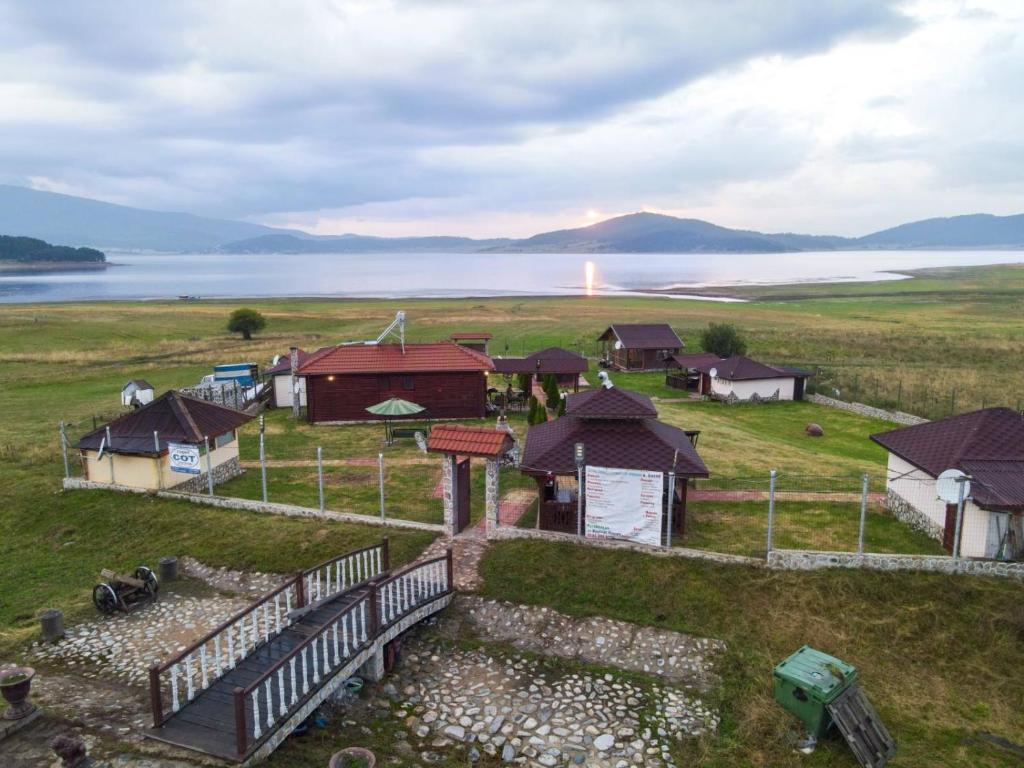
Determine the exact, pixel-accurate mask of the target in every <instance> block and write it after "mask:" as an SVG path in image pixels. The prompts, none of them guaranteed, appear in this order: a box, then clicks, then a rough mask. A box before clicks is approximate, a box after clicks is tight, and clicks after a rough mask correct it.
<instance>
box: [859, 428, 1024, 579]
mask: <svg viewBox="0 0 1024 768" xmlns="http://www.w3.org/2000/svg"><path fill="white" fill-rule="evenodd" d="M871 439H872V440H873V441H874V442H876V443H878V444H879V445H881V446H882V447H883V448H885V449H886V450H887V451H888V452H889V458H888V464H887V471H886V475H887V477H886V503H887V506H888V508H889V512H890V513H891V514H892V515H893V516H895V517H897V518H899V519H901V520H903V521H904V522H905V523H907V524H909V525H911V526H913V527H914V528H917V529H919V530H922V531H924V532H925V533H927V534H929V535H930V536H932V537H933V538H935V539H937V540H939V541H941V542H942V544H943V546H944V547H945V548H946V549H947V550H950V551H952V549H953V543H954V541H955V538H956V505H955V504H946V502H944V501H942V500H941V499H939V498H938V493H937V491H936V487H935V481H936V479H937V478H938V476H939V474H940V473H942V472H944V471H945V470H947V469H959V470H960V471H961V472H964V473H966V474H967V475H969V476H970V482H971V486H970V496H969V497H968V498H967V499H966V501H965V503H964V513H963V519H962V521H961V525H960V547H959V549H960V554H961V555H962V556H964V557H980V558H994V559H999V560H1020V559H1022V558H1024V415H1022V414H1020V413H1018V412H1017V411H1014V410H1012V409H1010V408H983V409H982V410H980V411H972V412H971V413H962V414H959V415H957V416H950V417H949V418H946V419H940V420H939V421H930V422H926V423H924V424H917V425H915V426H912V427H902V428H900V429H894V430H892V431H889V432H881V433H879V434H875V435H871Z"/></svg>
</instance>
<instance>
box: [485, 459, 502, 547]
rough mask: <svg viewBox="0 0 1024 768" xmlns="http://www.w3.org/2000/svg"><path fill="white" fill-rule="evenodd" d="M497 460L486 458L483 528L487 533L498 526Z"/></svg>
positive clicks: (498, 475)
mask: <svg viewBox="0 0 1024 768" xmlns="http://www.w3.org/2000/svg"><path fill="white" fill-rule="evenodd" d="M499 477H500V474H499V471H498V460H497V459H488V460H487V482H486V486H485V491H484V499H485V504H484V520H485V521H486V522H485V524H484V525H485V528H484V530H485V531H487V532H488V533H489V532H491V531H494V530H497V528H498V504H499V501H498V498H499V497H498V478H499Z"/></svg>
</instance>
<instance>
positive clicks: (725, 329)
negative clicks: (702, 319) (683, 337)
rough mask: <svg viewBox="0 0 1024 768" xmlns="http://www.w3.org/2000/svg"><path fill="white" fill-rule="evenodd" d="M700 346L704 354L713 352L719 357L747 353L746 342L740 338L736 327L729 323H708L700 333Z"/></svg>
mask: <svg viewBox="0 0 1024 768" xmlns="http://www.w3.org/2000/svg"><path fill="white" fill-rule="evenodd" d="M700 346H701V349H703V350H704V351H705V352H713V353H714V354H716V355H718V356H719V357H732V356H733V355H745V354H746V353H747V342H746V341H744V340H743V337H742V336H740V332H739V331H738V330H737V329H736V326H735V325H731V324H729V323H709V324H708V327H707V328H705V329H704V330H703V331H701V334H700Z"/></svg>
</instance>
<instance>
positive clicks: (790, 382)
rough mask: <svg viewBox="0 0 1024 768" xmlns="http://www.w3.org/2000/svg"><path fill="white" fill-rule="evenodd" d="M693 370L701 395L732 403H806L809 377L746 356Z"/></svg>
mask: <svg viewBox="0 0 1024 768" xmlns="http://www.w3.org/2000/svg"><path fill="white" fill-rule="evenodd" d="M694 369H695V370H696V371H697V372H698V373H700V374H701V382H700V388H699V389H698V390H697V391H698V392H699V393H700V394H702V395H708V396H709V397H711V398H712V399H715V400H723V401H726V402H730V403H735V402H764V401H773V400H803V399H804V386H805V384H806V381H807V377H808V376H809V375H810V374H809V373H808V372H807V371H799V370H797V369H795V368H781V367H775V366H771V365H765V364H764V363H759V362H757V360H751V359H750V358H749V357H744V356H743V355H733V356H732V357H727V358H725V359H724V360H713V361H709V362H706V363H701V364H699V365H696V366H694Z"/></svg>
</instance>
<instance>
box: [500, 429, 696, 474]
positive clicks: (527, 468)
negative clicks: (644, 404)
mask: <svg viewBox="0 0 1024 768" xmlns="http://www.w3.org/2000/svg"><path fill="white" fill-rule="evenodd" d="M576 443H583V445H584V449H585V451H586V462H587V464H590V465H592V466H599V467H616V468H621V469H646V470H651V471H654V472H671V471H672V470H673V468H674V469H675V473H676V475H678V476H682V477H707V476H708V469H707V467H706V466H704V462H703V461H702V460H701V458H700V456H699V455H698V454H697V450H696V449H695V448H694V447H693V445H692V444H691V443H690V439H689V438H688V437H687V435H686V433H685V432H684V431H683V430H681V429H679V428H677V427H673V426H671V425H670V424H665V423H664V422H660V421H658V420H656V419H633V420H624V419H618V420H610V419H585V418H578V417H575V416H570V415H566V416H563V417H562V418H560V419H555V420H554V421H549V422H546V423H544V424H537V425H535V426H533V427H531V428H530V432H529V434H528V436H527V440H526V450H525V451H524V453H523V459H522V464H521V467H520V468H521V469H522V471H523V472H524V473H526V474H530V475H541V474H548V473H550V474H554V475H571V474H573V473H575V472H576V462H575V455H574V448H575V445H576Z"/></svg>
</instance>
